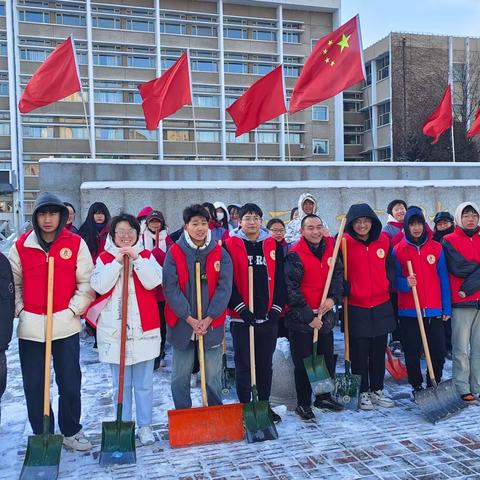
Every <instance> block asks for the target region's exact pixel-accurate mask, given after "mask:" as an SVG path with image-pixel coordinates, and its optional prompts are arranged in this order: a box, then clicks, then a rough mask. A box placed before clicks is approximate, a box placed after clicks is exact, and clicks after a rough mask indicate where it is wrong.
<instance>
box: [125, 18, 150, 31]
mask: <svg viewBox="0 0 480 480" xmlns="http://www.w3.org/2000/svg"><path fill="white" fill-rule="evenodd" d="M126 29H127V30H135V31H137V32H153V31H154V26H153V22H152V21H151V20H135V19H128V20H127V23H126Z"/></svg>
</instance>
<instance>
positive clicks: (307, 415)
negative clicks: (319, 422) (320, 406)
mask: <svg viewBox="0 0 480 480" xmlns="http://www.w3.org/2000/svg"><path fill="white" fill-rule="evenodd" d="M295 413H296V414H297V415H298V416H299V417H300V418H301V419H302V420H303V421H304V422H312V421H313V422H314V421H315V414H314V413H313V412H312V409H311V407H302V406H301V405H299V406H298V407H297V408H296V409H295Z"/></svg>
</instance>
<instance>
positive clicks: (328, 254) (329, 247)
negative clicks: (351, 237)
mask: <svg viewBox="0 0 480 480" xmlns="http://www.w3.org/2000/svg"><path fill="white" fill-rule="evenodd" d="M324 240H325V251H324V253H323V255H322V259H321V260H320V259H319V258H318V257H317V256H316V255H315V254H314V253H313V252H312V251H311V250H310V247H309V246H308V243H307V242H306V240H305V238H304V237H301V238H300V240H299V241H298V242H297V243H296V244H295V245H294V246H293V247H292V248H291V249H290V252H295V253H296V254H297V255H298V256H299V257H300V260H301V262H302V265H303V278H302V283H301V285H300V290H301V291H302V294H303V298H305V301H306V302H307V304H308V305H309V307H310V308H311V309H312V310H318V307H319V306H320V303H321V301H322V295H323V290H324V288H325V282H326V281H327V275H328V268H329V265H330V262H331V261H332V255H333V249H334V247H335V240H334V238H333V237H324Z"/></svg>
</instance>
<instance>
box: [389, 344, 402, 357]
mask: <svg viewBox="0 0 480 480" xmlns="http://www.w3.org/2000/svg"><path fill="white" fill-rule="evenodd" d="M389 347H390V351H391V352H392V355H393V356H394V357H401V356H402V344H401V343H400V342H399V341H398V340H395V341H393V342H390V345H389Z"/></svg>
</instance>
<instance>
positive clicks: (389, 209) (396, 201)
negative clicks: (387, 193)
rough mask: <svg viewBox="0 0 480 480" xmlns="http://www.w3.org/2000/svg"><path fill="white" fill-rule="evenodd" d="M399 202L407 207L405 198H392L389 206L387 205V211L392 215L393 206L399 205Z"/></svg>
mask: <svg viewBox="0 0 480 480" xmlns="http://www.w3.org/2000/svg"><path fill="white" fill-rule="evenodd" d="M399 203H401V204H402V205H403V206H404V207H405V210H406V209H407V203H406V202H405V201H404V200H398V199H397V200H392V201H391V202H390V203H389V204H388V207H387V213H388V214H389V215H392V210H393V207H394V206H395V205H398V204H399Z"/></svg>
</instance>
